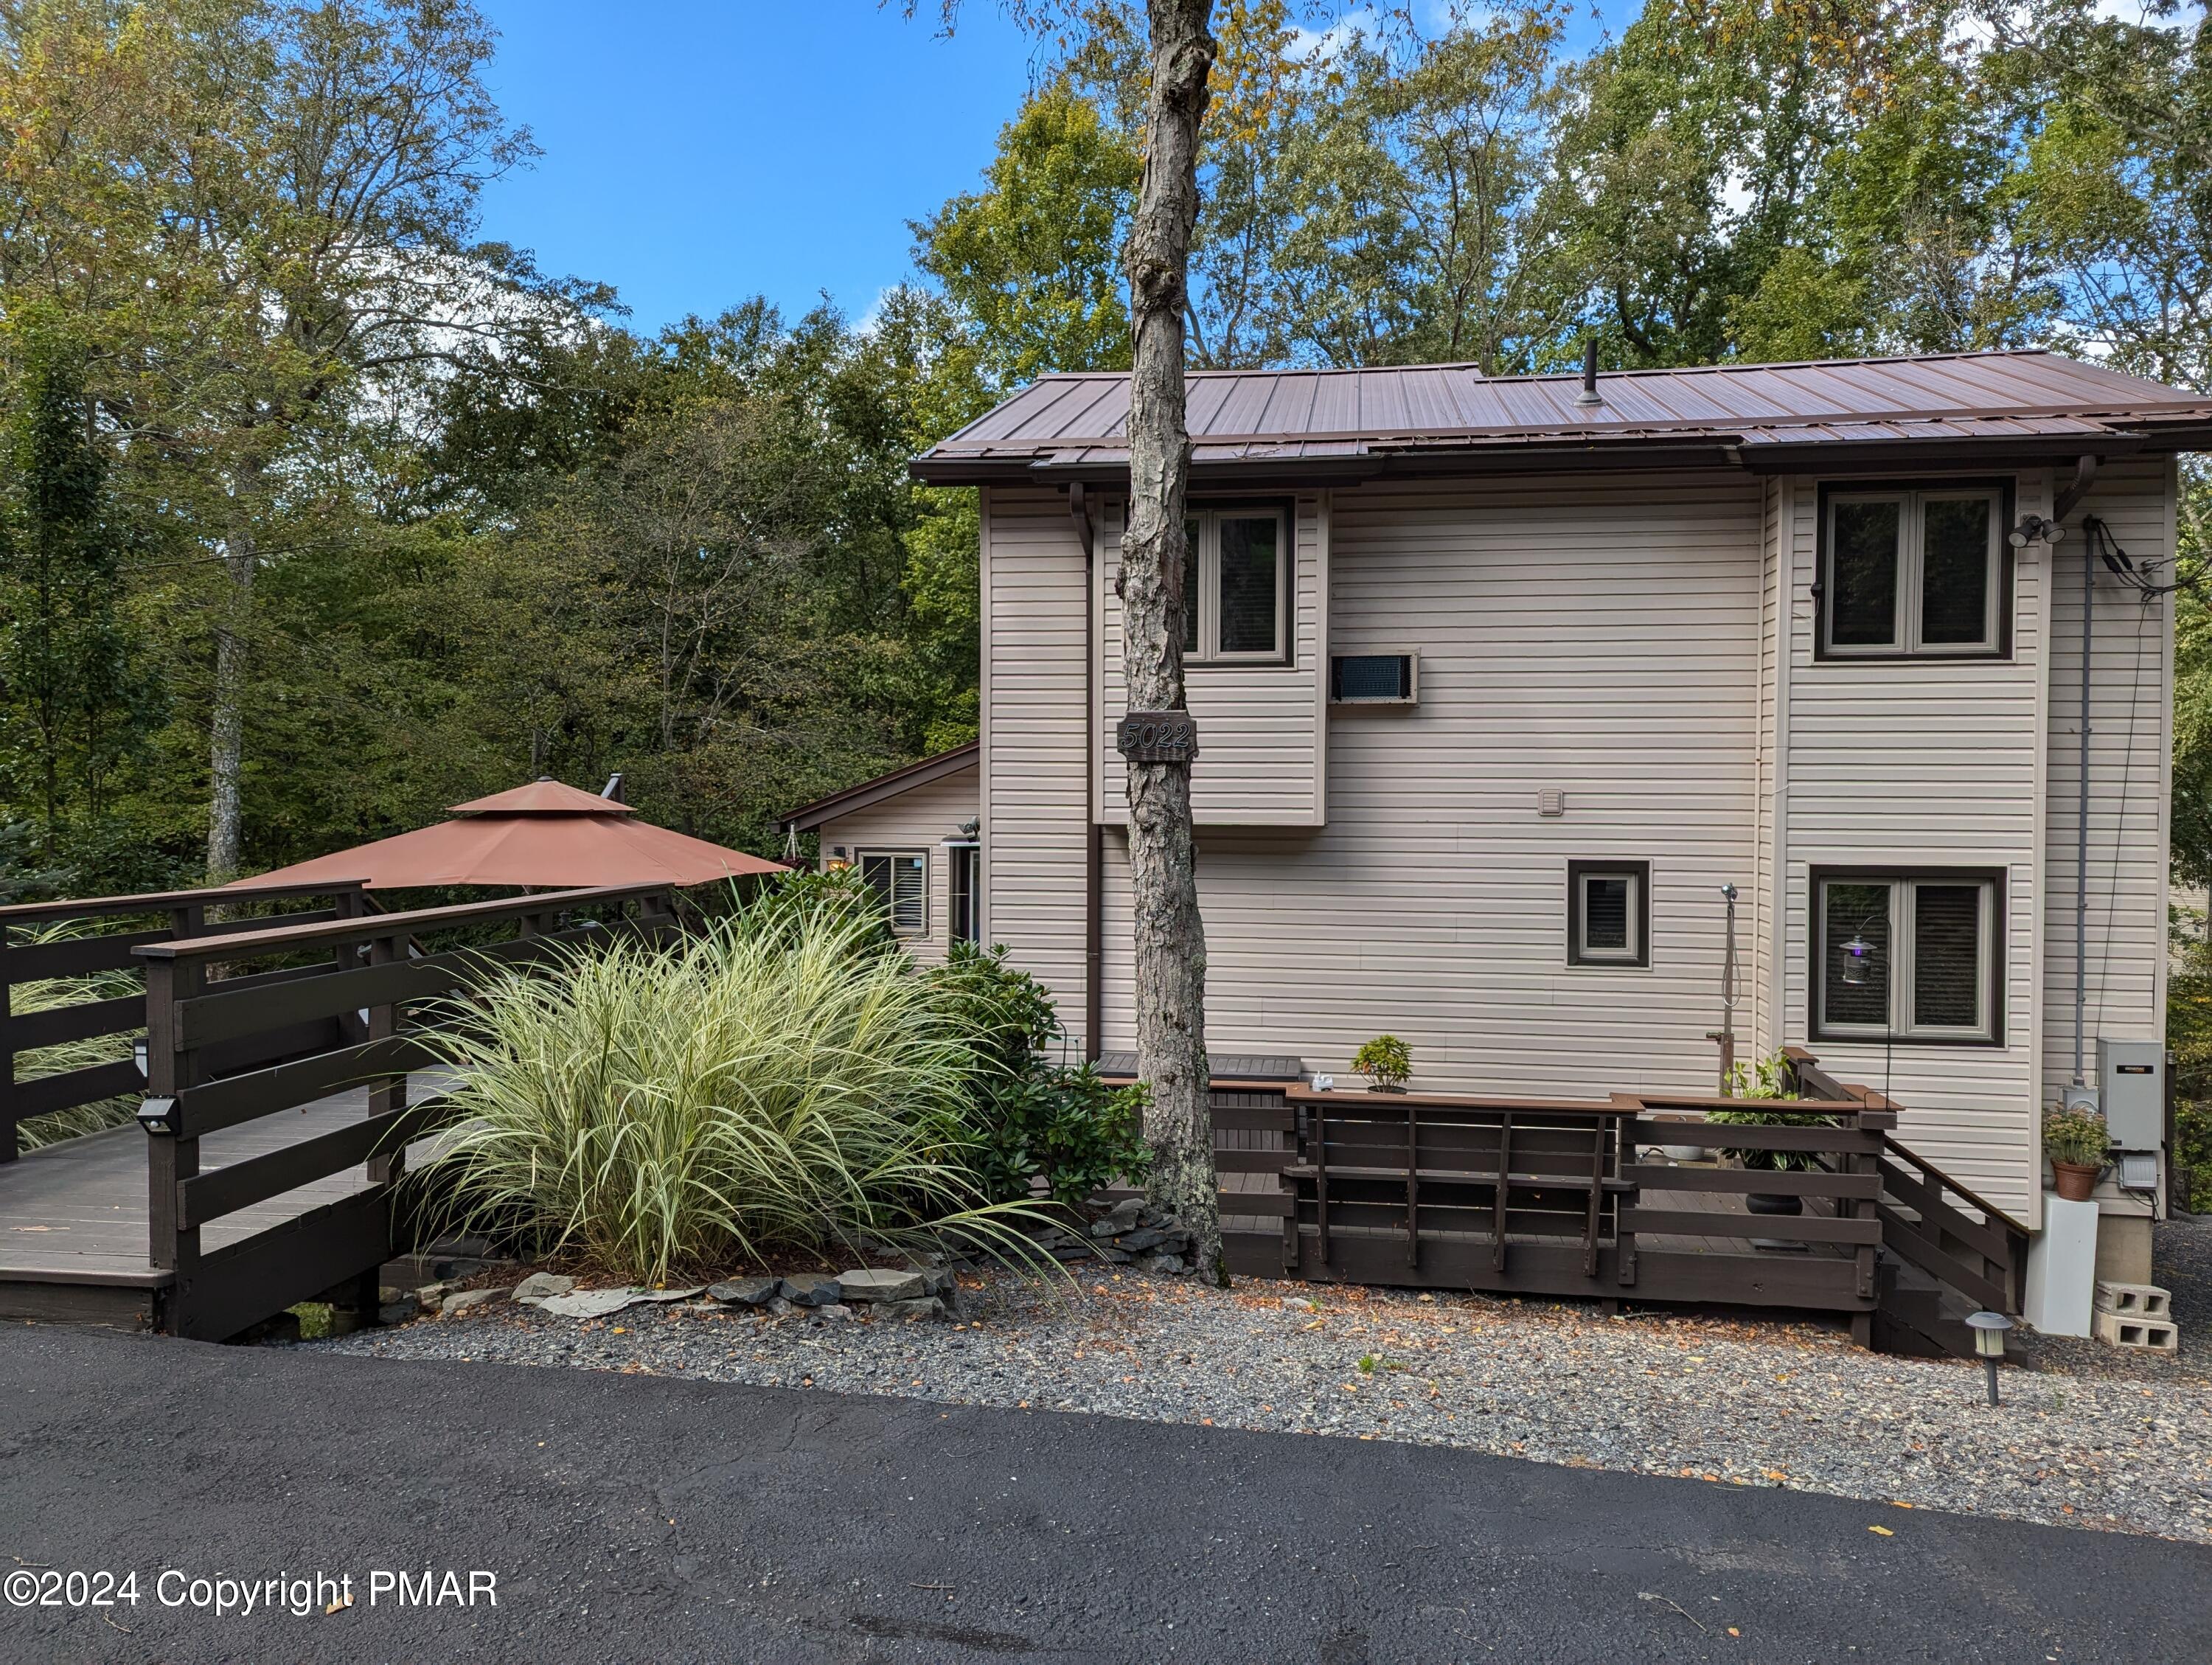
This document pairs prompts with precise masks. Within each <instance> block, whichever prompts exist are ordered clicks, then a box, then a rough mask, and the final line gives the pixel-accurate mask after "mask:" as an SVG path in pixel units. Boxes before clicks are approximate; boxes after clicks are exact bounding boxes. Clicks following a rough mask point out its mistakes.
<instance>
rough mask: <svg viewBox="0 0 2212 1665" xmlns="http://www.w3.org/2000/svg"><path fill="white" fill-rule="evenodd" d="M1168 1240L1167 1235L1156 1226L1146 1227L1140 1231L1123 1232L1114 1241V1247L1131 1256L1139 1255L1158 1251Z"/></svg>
mask: <svg viewBox="0 0 2212 1665" xmlns="http://www.w3.org/2000/svg"><path fill="white" fill-rule="evenodd" d="M1167 1240H1168V1234H1167V1233H1166V1232H1164V1231H1161V1230H1160V1229H1159V1227H1158V1226H1157V1225H1148V1226H1146V1227H1145V1229H1144V1230H1143V1231H1124V1232H1122V1233H1121V1234H1120V1235H1119V1236H1117V1237H1115V1239H1114V1247H1115V1248H1116V1249H1126V1250H1127V1252H1128V1253H1130V1254H1132V1255H1141V1254H1143V1253H1144V1252H1145V1251H1146V1249H1158V1247H1159V1246H1160V1245H1161V1244H1162V1243H1165V1242H1166V1241H1167Z"/></svg>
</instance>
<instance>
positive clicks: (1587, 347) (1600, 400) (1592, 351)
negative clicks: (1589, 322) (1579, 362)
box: [1575, 336, 1605, 404]
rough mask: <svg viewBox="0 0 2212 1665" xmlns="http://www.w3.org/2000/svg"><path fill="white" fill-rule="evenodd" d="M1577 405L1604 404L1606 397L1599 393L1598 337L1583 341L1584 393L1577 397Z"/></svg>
mask: <svg viewBox="0 0 2212 1665" xmlns="http://www.w3.org/2000/svg"><path fill="white" fill-rule="evenodd" d="M1575 403H1576V404H1604V403H1605V399H1604V397H1603V396H1602V395H1601V394H1600V393H1599V392H1598V391H1597V337H1595V336H1589V337H1584V338H1583V391H1582V392H1579V393H1577V394H1576V395H1575Z"/></svg>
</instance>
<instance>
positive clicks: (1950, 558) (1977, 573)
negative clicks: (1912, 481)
mask: <svg viewBox="0 0 2212 1665" xmlns="http://www.w3.org/2000/svg"><path fill="white" fill-rule="evenodd" d="M1821 507H1822V522H1821V529H1820V538H1821V550H1822V562H1821V573H1820V651H1821V653H1823V654H1824V655H1827V656H1832V657H1842V658H1849V657H1851V656H1854V655H1857V656H1882V655H1897V654H1904V653H1912V654H1923V653H1924V654H1937V655H1942V654H1948V655H1959V654H1973V653H2002V652H2004V651H2005V648H2006V645H2007V644H2006V641H2005V629H2004V623H2005V611H2006V597H2005V592H2006V583H2005V577H2006V573H2005V567H2006V561H2005V555H2006V548H2007V545H2006V543H2005V494H2004V491H2003V489H2002V487H1998V486H1984V485H1960V486H1937V485H1928V486H1917V487H1913V488H1911V489H1902V488H1898V489H1892V488H1859V487H1851V488H1848V489H1847V488H1844V487H1840V486H1835V487H1830V488H1828V489H1826V490H1824V491H1823V493H1822V495H1821Z"/></svg>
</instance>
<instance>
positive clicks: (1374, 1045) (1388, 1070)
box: [1352, 1035, 1413, 1092]
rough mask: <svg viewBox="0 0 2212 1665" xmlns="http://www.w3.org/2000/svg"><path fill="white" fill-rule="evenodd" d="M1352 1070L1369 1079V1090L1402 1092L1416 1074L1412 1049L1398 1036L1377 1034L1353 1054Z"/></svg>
mask: <svg viewBox="0 0 2212 1665" xmlns="http://www.w3.org/2000/svg"><path fill="white" fill-rule="evenodd" d="M1352 1073H1353V1074H1355V1075H1364V1076H1365V1077H1366V1078H1367V1091H1370V1092H1403V1091H1406V1078H1407V1077H1408V1076H1410V1075H1411V1074H1413V1049H1412V1048H1409V1047H1408V1046H1407V1044H1406V1043H1405V1042H1403V1041H1401V1040H1400V1039H1399V1038H1398V1037H1397V1036H1395V1035H1378V1036H1376V1037H1375V1038H1374V1039H1373V1040H1371V1041H1370V1042H1367V1043H1366V1045H1364V1046H1363V1047H1361V1048H1359V1050H1358V1052H1356V1053H1354V1054H1352Z"/></svg>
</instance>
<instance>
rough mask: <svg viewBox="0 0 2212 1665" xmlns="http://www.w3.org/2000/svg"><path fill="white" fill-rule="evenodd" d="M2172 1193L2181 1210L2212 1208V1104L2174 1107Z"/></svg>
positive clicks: (2188, 1102)
mask: <svg viewBox="0 0 2212 1665" xmlns="http://www.w3.org/2000/svg"><path fill="white" fill-rule="evenodd" d="M2173 1140H2174V1143H2173V1169H2174V1171H2173V1175H2172V1182H2173V1192H2174V1199H2175V1200H2176V1201H2178V1202H2179V1203H2180V1205H2181V1206H2183V1207H2184V1208H2191V1209H2194V1210H2195V1211H2196V1212H2198V1213H2200V1214H2201V1213H2203V1212H2206V1210H2207V1209H2208V1208H2212V1103H2206V1102H2205V1101H2204V1100H2203V1099H2201V1098H2197V1099H2178V1100H2176V1101H2175V1103H2174V1106H2173Z"/></svg>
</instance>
